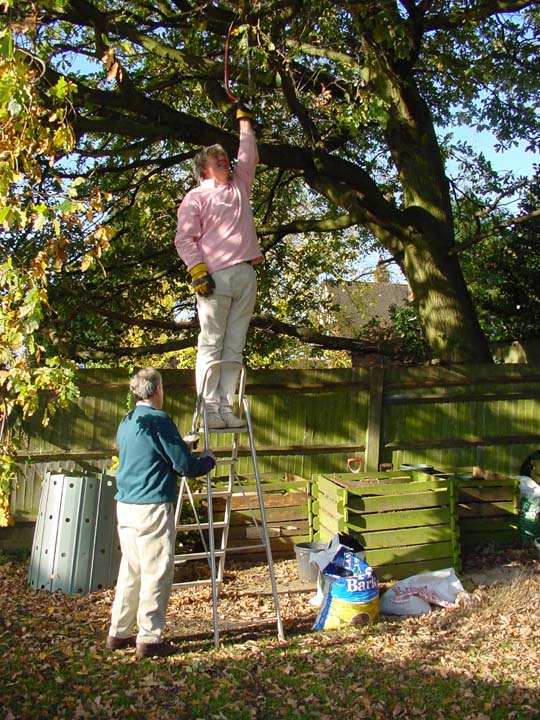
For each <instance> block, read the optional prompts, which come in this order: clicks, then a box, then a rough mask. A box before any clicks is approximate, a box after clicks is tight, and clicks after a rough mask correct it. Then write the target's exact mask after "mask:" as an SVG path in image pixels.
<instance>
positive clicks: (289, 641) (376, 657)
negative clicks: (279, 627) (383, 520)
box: [0, 547, 540, 720]
mask: <svg viewBox="0 0 540 720" xmlns="http://www.w3.org/2000/svg"><path fill="white" fill-rule="evenodd" d="M4 560H5V562H4V563H3V564H2V565H1V566H0V668H1V682H0V713H1V715H0V717H2V718H4V719H5V720H26V719H33V718H70V719H71V718H141V719H142V718H150V719H156V720H168V719H173V718H195V719H197V718H201V719H202V718H215V719H216V720H223V719H227V720H228V719H229V718H230V719H233V718H234V719H236V718H239V719H244V718H245V719H246V720H248V719H255V720H274V719H276V720H277V719H281V718H291V719H292V718H305V719H306V720H307V719H311V718H313V719H315V718H319V719H325V718H328V719H330V718H332V719H333V718H353V719H358V720H361V719H363V718H366V720H367V719H368V718H369V719H370V720H393V719H394V718H426V719H427V720H435V719H441V720H508V719H513V718H514V719H516V720H521V719H532V718H540V679H539V672H540V651H539V648H540V601H539V598H540V568H539V562H538V557H537V556H536V555H535V553H534V552H533V550H532V549H530V548H525V549H524V548H518V547H515V548H504V549H495V548H486V549H484V550H483V551H477V552H475V553H474V554H472V555H471V556H470V557H468V558H467V557H466V558H465V559H464V567H463V571H462V573H461V575H460V577H461V578H462V580H463V583H464V586H465V587H466V589H467V590H468V591H469V593H470V597H471V599H472V602H470V603H464V604H459V606H458V607H456V608H451V609H441V608H437V609H434V610H433V611H432V612H431V613H429V614H427V615H423V616H420V617H397V616H381V617H380V618H379V620H378V622H377V623H376V624H374V625H372V626H368V627H355V628H352V627H348V628H345V629H341V630H333V631H328V632H312V631H311V629H310V628H311V625H312V623H313V621H314V619H315V617H316V615H317V608H316V607H314V606H313V605H311V604H310V602H309V600H310V598H312V597H313V595H314V587H313V586H309V585H305V584H302V583H300V582H299V581H298V576H297V568H296V562H295V560H277V561H276V562H275V571H276V578H277V582H278V588H279V601H280V608H281V615H282V618H283V623H284V626H285V633H286V637H285V641H283V642H281V641H279V639H278V638H277V636H276V625H275V620H274V618H275V612H274V605H273V597H272V593H271V588H270V585H269V582H268V581H267V578H266V569H265V567H264V566H253V565H252V566H250V567H245V566H244V565H239V564H237V563H232V562H230V563H228V564H227V570H226V574H225V578H224V579H225V582H224V586H223V591H222V593H221V596H220V602H219V613H220V626H221V627H223V632H222V634H221V638H220V639H221V643H220V646H219V648H217V649H216V648H215V647H214V642H213V637H212V603H211V594H210V590H209V588H206V587H204V588H189V589H186V588H183V589H178V590H175V591H174V593H173V597H172V600H171V604H170V608H169V613H168V618H167V619H168V624H167V639H169V640H175V641H177V642H178V644H179V645H180V646H181V648H182V652H181V653H180V654H179V655H177V656H173V657H170V658H164V659H157V660H156V659H144V660H138V659H136V658H135V656H134V652H133V651H132V650H126V651H121V652H117V653H107V652H106V651H105V650H104V640H105V637H106V634H107V627H108V622H109V613H110V608H111V602H112V597H113V591H112V590H103V591H100V592H97V593H91V594H89V595H84V596H68V595H63V594H61V593H48V592H46V591H43V590H33V589H31V588H30V587H29V585H28V582H27V572H28V563H27V562H26V561H21V560H13V559H7V561H6V558H4ZM384 589H385V586H381V592H382V591H384ZM235 623H241V624H242V625H246V624H248V625H250V626H251V627H250V629H249V630H246V629H245V628H244V629H243V630H242V631H240V630H238V629H237V628H236V627H235V625H234V624H235Z"/></svg>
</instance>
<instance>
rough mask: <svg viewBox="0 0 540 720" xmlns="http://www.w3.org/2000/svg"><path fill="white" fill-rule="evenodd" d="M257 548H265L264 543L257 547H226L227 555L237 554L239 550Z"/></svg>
mask: <svg viewBox="0 0 540 720" xmlns="http://www.w3.org/2000/svg"><path fill="white" fill-rule="evenodd" d="M257 548H266V545H265V544H264V543H260V544H257V545H229V546H228V547H227V552H228V553H234V552H237V551H238V552H239V551H240V550H256V549H257Z"/></svg>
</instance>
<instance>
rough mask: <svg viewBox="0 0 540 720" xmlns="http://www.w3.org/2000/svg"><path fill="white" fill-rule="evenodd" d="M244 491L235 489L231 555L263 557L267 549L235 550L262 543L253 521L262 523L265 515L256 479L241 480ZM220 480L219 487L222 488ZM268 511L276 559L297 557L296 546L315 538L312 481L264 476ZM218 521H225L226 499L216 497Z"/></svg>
mask: <svg viewBox="0 0 540 720" xmlns="http://www.w3.org/2000/svg"><path fill="white" fill-rule="evenodd" d="M240 481H241V483H242V490H240V489H238V490H234V492H233V496H232V506H231V522H230V526H229V540H228V544H227V555H228V556H230V555H233V556H234V555H237V556H240V555H242V556H249V557H250V558H252V559H257V558H258V557H259V556H260V557H263V556H264V553H265V550H264V548H261V547H259V548H254V549H253V550H235V547H243V546H246V545H249V544H256V543H257V542H258V541H259V535H258V530H257V527H256V525H255V522H254V520H253V518H255V520H256V521H257V522H259V521H260V518H261V512H260V507H259V502H258V497H257V490H256V486H255V482H254V480H253V478H248V477H241V478H240ZM219 486H220V483H219V480H217V481H216V484H215V487H216V489H219ZM261 488H262V492H263V500H264V509H265V516H266V523H267V526H268V535H269V537H270V547H271V549H272V556H273V557H274V558H277V557H281V558H291V557H294V546H295V544H296V543H299V542H306V541H309V540H311V539H312V537H313V534H312V531H311V529H310V524H309V518H310V517H311V503H312V498H311V495H310V482H309V481H308V480H306V479H304V478H301V477H298V476H296V475H291V474H288V473H286V474H285V475H283V476H282V477H276V476H273V477H268V476H262V477H261ZM212 504H213V510H214V513H213V514H214V521H215V522H219V521H221V520H223V514H224V513H223V511H224V506H225V499H224V498H219V497H216V498H215V499H214V500H213V502H212Z"/></svg>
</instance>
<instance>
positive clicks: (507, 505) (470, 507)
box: [457, 501, 516, 522]
mask: <svg viewBox="0 0 540 720" xmlns="http://www.w3.org/2000/svg"><path fill="white" fill-rule="evenodd" d="M457 513H458V516H459V519H460V522H461V520H462V518H470V517H489V516H492V515H495V516H501V515H502V516H504V515H507V516H508V515H510V516H515V515H516V506H515V503H514V502H513V501H512V502H502V501H501V502H490V503H469V504H465V503H459V504H458V506H457Z"/></svg>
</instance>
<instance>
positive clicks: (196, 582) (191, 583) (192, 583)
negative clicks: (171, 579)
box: [172, 578, 223, 588]
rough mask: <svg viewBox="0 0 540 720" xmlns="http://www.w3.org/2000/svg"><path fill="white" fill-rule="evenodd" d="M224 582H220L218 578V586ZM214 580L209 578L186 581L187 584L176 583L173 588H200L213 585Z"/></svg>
mask: <svg viewBox="0 0 540 720" xmlns="http://www.w3.org/2000/svg"><path fill="white" fill-rule="evenodd" d="M222 582H223V580H218V579H217V578H216V584H217V585H220V584H221V583H222ZM211 584H212V580H211V579H210V578H207V579H206V580H186V581H185V582H176V583H173V584H172V586H173V588H179V587H199V586H201V585H211Z"/></svg>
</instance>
